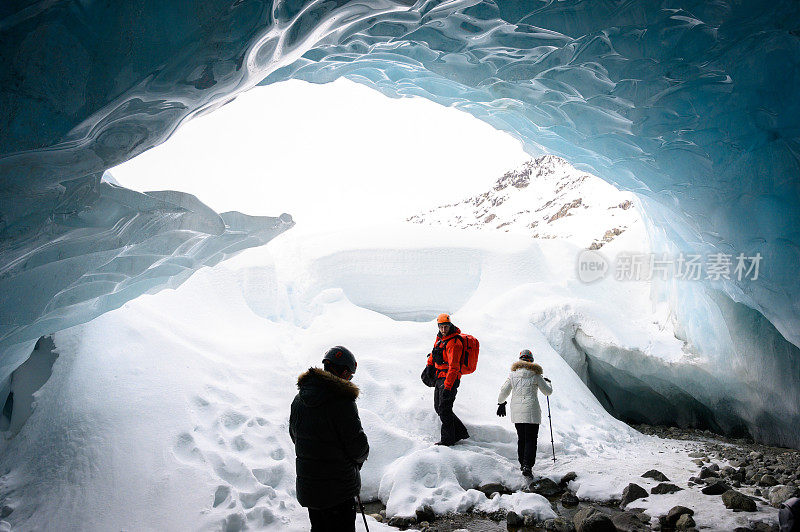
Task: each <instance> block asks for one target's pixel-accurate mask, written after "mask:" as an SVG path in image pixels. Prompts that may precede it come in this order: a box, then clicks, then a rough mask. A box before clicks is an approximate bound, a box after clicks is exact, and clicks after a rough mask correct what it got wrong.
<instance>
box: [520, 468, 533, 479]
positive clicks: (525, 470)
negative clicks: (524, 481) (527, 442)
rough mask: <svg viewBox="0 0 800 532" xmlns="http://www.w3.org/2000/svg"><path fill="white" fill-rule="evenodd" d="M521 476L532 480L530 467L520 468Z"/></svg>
mask: <svg viewBox="0 0 800 532" xmlns="http://www.w3.org/2000/svg"><path fill="white" fill-rule="evenodd" d="M522 476H523V477H530V478H533V471H531V468H530V467H523V468H522Z"/></svg>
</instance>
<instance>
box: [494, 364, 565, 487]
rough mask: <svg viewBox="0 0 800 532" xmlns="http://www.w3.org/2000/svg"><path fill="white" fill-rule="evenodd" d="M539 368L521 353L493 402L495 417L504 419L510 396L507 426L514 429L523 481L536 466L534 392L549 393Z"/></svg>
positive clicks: (537, 413) (538, 419)
mask: <svg viewBox="0 0 800 532" xmlns="http://www.w3.org/2000/svg"><path fill="white" fill-rule="evenodd" d="M542 373H543V372H542V366H540V365H539V364H535V363H534V362H533V354H532V353H531V352H530V350H528V349H523V350H522V351H521V352H520V354H519V360H518V361H517V362H514V363H513V364H512V365H511V374H510V375H509V376H508V378H507V379H506V382H504V383H503V386H502V387H501V388H500V396H499V397H498V398H497V415H498V416H500V417H503V416H505V415H506V399H507V398H508V395H509V394H510V393H512V391H513V395H512V396H511V422H512V423H514V426H515V427H516V429H517V456H518V458H519V465H520V469H522V474H523V475H525V476H526V477H530V476H532V475H533V474H532V472H531V469H532V468H533V465H534V464H535V463H536V441H537V439H538V437H539V424H540V423H541V422H542V410H541V408H540V407H539V397H538V393H537V392H538V391H541V392H542V393H543V394H545V395H550V394H551V393H553V386H552V385H551V384H550V379H547V378H545V377H543V376H542Z"/></svg>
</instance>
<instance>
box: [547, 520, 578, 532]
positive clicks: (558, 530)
mask: <svg viewBox="0 0 800 532" xmlns="http://www.w3.org/2000/svg"><path fill="white" fill-rule="evenodd" d="M542 526H543V528H544V529H545V530H551V531H553V532H574V531H575V525H573V524H572V522H570V521H569V520H568V519H564V518H563V517H556V518H555V519H548V520H547V521H545V522H544V523H543V525H542Z"/></svg>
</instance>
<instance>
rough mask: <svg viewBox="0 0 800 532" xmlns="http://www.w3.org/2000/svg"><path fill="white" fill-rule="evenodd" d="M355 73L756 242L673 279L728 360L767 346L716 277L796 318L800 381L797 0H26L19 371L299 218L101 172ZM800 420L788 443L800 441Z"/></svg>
mask: <svg viewBox="0 0 800 532" xmlns="http://www.w3.org/2000/svg"><path fill="white" fill-rule="evenodd" d="M341 76H346V77H348V78H350V79H353V80H355V81H358V82H360V83H364V84H366V85H369V86H371V87H373V88H375V89H377V90H379V91H381V92H383V93H385V94H387V95H390V96H407V95H414V96H420V97H424V98H429V99H431V100H433V101H436V102H439V103H441V104H443V105H451V106H456V107H458V108H460V109H462V110H464V111H466V112H469V113H471V114H473V115H474V116H476V117H477V118H479V119H481V120H485V121H486V122H488V123H490V124H492V125H493V126H495V127H497V128H498V129H501V130H504V131H507V132H508V133H510V134H512V135H514V136H515V137H517V138H519V139H521V140H522V141H523V143H524V145H525V147H526V149H527V150H528V151H529V152H531V153H539V152H542V151H545V152H549V153H553V154H557V155H560V156H563V157H565V158H566V159H568V160H570V161H571V162H573V163H574V164H576V165H579V166H581V167H583V168H585V169H587V170H590V171H592V172H593V173H595V174H596V175H598V176H600V177H602V178H604V179H606V180H608V181H609V182H612V183H614V184H616V185H617V186H619V187H621V188H625V189H629V190H632V191H635V192H637V193H638V194H640V195H641V196H642V197H643V199H644V202H645V207H646V209H647V215H648V217H649V221H650V223H651V225H652V228H653V230H652V233H653V237H654V239H655V240H654V242H655V243H656V247H657V248H660V249H662V250H665V251H685V252H692V253H702V254H706V253H711V252H720V253H725V254H731V255H736V254H739V253H744V254H745V255H747V256H754V255H756V254H757V253H760V255H761V256H762V257H763V260H762V263H761V272H760V276H759V278H758V280H757V281H747V282H737V281H736V280H731V281H727V280H723V281H721V282H717V283H713V284H712V283H707V284H704V285H703V286H702V287H696V286H693V287H691V288H686V287H683V286H677V285H675V286H671V287H666V289H665V294H668V295H666V296H664V297H668V298H669V299H670V300H671V301H672V303H673V306H674V307H675V312H676V315H677V317H678V319H679V320H681V321H682V322H683V323H684V327H685V332H686V336H687V338H688V340H689V341H690V342H691V343H692V344H693V345H695V346H696V347H697V348H698V349H700V350H701V351H705V352H713V351H716V355H715V356H716V358H717V359H718V360H727V361H729V362H730V361H734V360H736V357H737V356H739V357H740V358H741V359H742V360H746V357H747V355H745V354H743V353H741V351H742V350H743V349H744V347H742V346H746V347H748V348H749V347H750V346H751V343H748V342H741V341H739V340H738V339H737V338H738V336H737V334H733V333H732V334H729V335H728V336H729V338H727V339H726V340H725V341H719V340H718V338H719V336H720V335H719V334H717V333H714V334H711V333H710V331H717V330H718V328H717V327H716V326H715V325H714V324H710V323H709V320H711V318H709V315H710V313H709V312H708V308H709V305H712V306H714V308H717V306H715V304H714V303H713V301H715V300H716V299H715V298H718V296H717V295H715V296H713V297H707V296H705V295H703V294H705V293H713V294H725V297H726V298H727V299H726V300H727V301H728V302H729V303H725V304H723V305H722V307H725V308H727V307H728V306H730V305H743V306H744V307H745V308H748V307H749V309H754V310H755V312H753V313H752V315H747V316H745V317H742V312H741V311H737V312H735V313H731V312H728V313H727V315H726V312H725V311H724V310H718V311H715V312H716V314H718V315H720V316H721V317H719V318H718V319H719V320H722V322H723V323H727V324H728V326H730V327H734V325H732V322H730V321H729V320H730V319H733V318H731V317H730V316H731V315H732V314H736V315H737V316H738V318H737V319H740V320H741V319H744V320H745V321H747V322H748V323H749V324H750V329H751V332H752V331H763V330H765V327H764V326H762V325H758V326H755V325H752V324H754V323H759V324H760V323H761V321H759V320H761V319H762V318H761V317H760V315H763V316H764V317H765V318H766V319H767V320H768V321H769V323H770V327H772V326H774V330H775V331H777V332H775V333H770V334H772V335H773V336H774V337H773V336H771V337H770V339H769V340H768V341H767V342H765V343H766V344H769V345H768V347H769V348H768V349H767V348H763V349H761V351H758V356H761V357H773V358H776V359H777V360H770V361H769V364H766V365H767V366H770V367H772V366H775V367H774V368H773V369H772V371H774V372H778V373H781V374H782V379H783V380H781V384H780V386H782V387H784V390H785V391H786V393H787V394H788V396H789V397H790V398H792V399H795V398H797V399H800V375H798V373H800V372H799V371H798V364H799V363H800V362H799V361H798V360H797V354H798V351H797V347H796V346H798V345H800V274H799V273H798V265H800V248H799V247H798V245H799V244H800V120H798V118H800V3H798V2H796V1H794V0H777V1H773V2H762V1H760V0H738V1H732V0H717V1H707V0H661V1H651V0H644V1H641V2H634V1H630V0H624V1H623V0H619V1H615V0H583V1H582V0H561V1H557V0H544V1H526V2H521V1H520V2H516V1H505V0H494V1H479V0H463V1H460V0H452V1H418V2H410V1H401V0H398V1H390V0H369V1H350V2H348V1H341V0H337V1H330V0H329V1H305V2H304V1H299V0H298V1H283V2H274V3H272V2H266V1H256V0H224V1H223V0H196V1H186V2H160V1H156V0H152V1H131V2H100V1H91V0H83V1H78V0H74V1H66V0H64V1H58V0H46V1H44V0H40V1H28V2H13V3H6V4H5V5H4V6H2V7H0V349H1V350H2V359H0V379H3V378H5V377H7V376H8V374H9V373H10V371H11V370H13V368H14V367H15V366H17V365H18V364H19V363H21V362H22V360H24V358H25V356H27V353H29V352H30V349H31V348H32V344H31V342H34V341H35V340H36V339H37V338H38V337H39V336H41V335H43V334H46V333H48V332H52V331H55V330H58V329H61V328H64V327H66V326H69V325H72V324H74V323H78V322H80V321H86V320H88V319H91V318H92V317H94V316H96V315H98V314H100V313H102V312H104V311H106V310H109V309H112V308H116V307H118V306H119V305H121V304H122V303H124V302H125V301H126V300H129V299H131V298H133V297H136V296H137V295H138V294H141V293H144V292H145V291H148V290H153V289H157V288H159V287H162V286H170V285H175V284H177V283H179V282H181V281H182V280H183V279H185V278H186V277H187V276H188V275H189V274H191V272H192V271H194V270H195V269H197V268H199V267H201V266H202V265H206V264H213V263H215V262H217V261H219V260H221V259H222V258H224V257H225V256H227V254H228V253H230V252H235V251H237V250H239V249H242V248H244V247H248V246H253V245H259V244H262V243H264V242H266V241H268V240H269V239H270V238H272V237H273V236H275V235H277V234H279V233H280V232H281V231H283V230H285V229H286V228H288V227H290V226H291V219H290V218H288V217H283V218H252V217H246V216H244V215H241V214H238V213H225V214H222V215H218V214H216V213H214V212H213V211H211V210H210V209H208V208H207V207H205V206H204V205H202V204H200V203H199V202H198V201H197V200H195V199H194V198H192V197H191V196H188V195H185V194H181V193H175V192H162V193H153V194H139V193H134V192H131V191H127V190H125V189H122V188H120V187H115V186H113V185H111V184H108V183H106V182H104V181H101V176H102V174H103V172H104V170H105V169H107V168H110V167H112V166H115V165H117V164H119V163H120V162H122V161H124V160H127V159H129V158H131V157H133V156H135V155H137V154H139V153H141V152H142V151H144V150H146V149H148V148H150V147H152V146H154V145H156V144H159V143H161V142H163V141H164V140H165V139H166V138H168V137H169V135H170V134H171V133H172V132H173V131H174V130H175V128H176V127H178V126H179V125H180V123H181V122H182V121H184V120H186V119H189V118H191V117H192V116H194V115H196V114H198V113H201V112H208V111H212V110H213V109H214V108H215V107H217V106H220V105H222V104H224V103H225V102H226V101H228V100H230V99H231V98H233V97H235V95H236V94H237V93H239V92H241V91H244V90H247V89H248V88H251V87H253V86H254V85H256V84H259V83H265V84H266V83H274V82H277V81H281V80H285V79H290V78H296V79H303V80H307V81H311V82H315V83H324V82H328V81H331V80H333V79H336V78H338V77H341ZM265 127H269V124H265ZM187 179H191V176H187ZM34 287H36V288H34ZM709 302H711V303H709ZM745 314H746V313H745ZM726 320H728V321H726ZM770 330H772V329H770ZM778 333H779V334H778ZM709 337H714V338H715V340H713V341H712V340H709ZM750 340H752V338H751V339H750ZM787 341H788V342H787ZM726 350H732V351H733V352H737V353H739V355H730V354H729V356H727V358H726V355H725V354H724V353H722V352H723V351H726ZM737 350H738V351H737ZM751 356H752V355H751ZM742 357H743V358H742ZM750 362H752V361H750ZM734 366H736V364H735V363H734V362H730V367H731V368H733V367H734ZM721 371H722V372H723V373H724V372H726V371H733V369H729V368H723V369H721ZM787 372H788V376H787ZM798 402H800V401H795V403H794V404H795V406H794V409H793V410H792V408H791V407H781V408H780V409H779V410H775V409H773V410H771V411H769V407H768V406H766V407H764V408H765V409H766V410H767V411H769V412H768V414H769V415H770V416H772V417H775V418H777V419H778V421H775V422H774V423H773V425H776V426H781V425H783V429H776V430H778V431H779V432H780V430H784V432H785V431H786V430H788V429H786V424H785V423H782V422H781V421H780V420H779V419H780V417H781V416H783V415H786V414H787V412H786V410H787V408H788V409H789V410H790V412H788V415H789V417H788V418H787V419H790V420H795V421H796V420H797V419H800V412H798V407H797V406H796V405H797V403H798ZM709 406H710V407H711V408H717V406H718V405H709ZM786 423H788V421H787V422H786ZM770 430H771V429H770ZM789 433H791V434H793V436H787V437H782V438H779V439H780V440H781V441H790V442H792V441H793V442H794V443H798V442H800V436H798V435H797V429H796V428H795V429H791V430H789Z"/></svg>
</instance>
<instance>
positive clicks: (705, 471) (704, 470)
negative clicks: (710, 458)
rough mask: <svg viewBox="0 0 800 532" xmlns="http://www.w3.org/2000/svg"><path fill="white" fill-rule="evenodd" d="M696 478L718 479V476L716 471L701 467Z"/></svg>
mask: <svg viewBox="0 0 800 532" xmlns="http://www.w3.org/2000/svg"><path fill="white" fill-rule="evenodd" d="M698 476H699V477H700V478H709V477H718V476H719V475H718V474H717V472H716V471H712V470H711V469H709V468H708V467H701V468H700V474H699V475H698Z"/></svg>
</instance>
